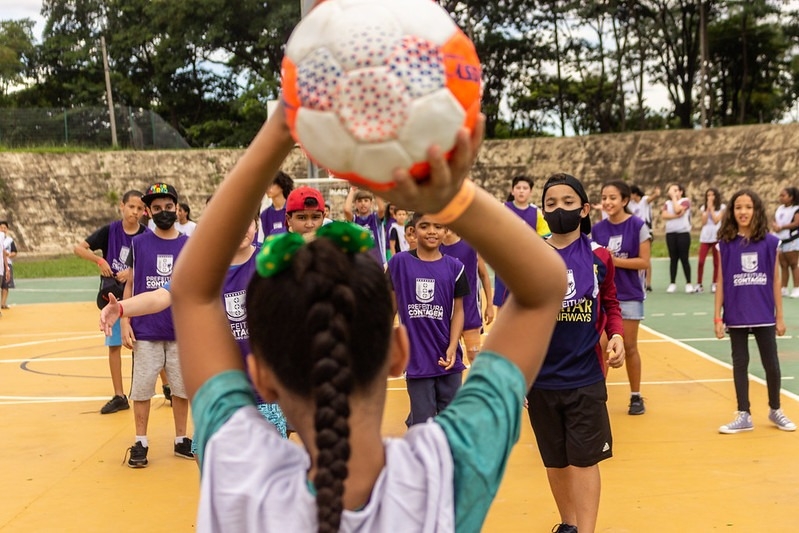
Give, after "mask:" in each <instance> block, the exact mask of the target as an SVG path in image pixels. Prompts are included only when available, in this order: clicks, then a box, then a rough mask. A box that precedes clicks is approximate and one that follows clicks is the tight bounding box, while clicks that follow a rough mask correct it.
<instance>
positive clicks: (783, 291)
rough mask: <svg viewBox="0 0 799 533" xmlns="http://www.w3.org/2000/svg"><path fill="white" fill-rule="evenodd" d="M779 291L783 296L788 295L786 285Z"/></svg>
mask: <svg viewBox="0 0 799 533" xmlns="http://www.w3.org/2000/svg"><path fill="white" fill-rule="evenodd" d="M781 292H782V295H783V296H788V287H783V288H782V291H781Z"/></svg>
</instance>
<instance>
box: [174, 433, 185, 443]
mask: <svg viewBox="0 0 799 533" xmlns="http://www.w3.org/2000/svg"><path fill="white" fill-rule="evenodd" d="M185 438H187V437H186V435H181V436H180V437H175V444H183V439H185Z"/></svg>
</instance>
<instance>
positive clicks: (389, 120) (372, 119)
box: [336, 67, 411, 143]
mask: <svg viewBox="0 0 799 533" xmlns="http://www.w3.org/2000/svg"><path fill="white" fill-rule="evenodd" d="M339 87H340V91H339V94H338V108H337V109H336V112H337V113H338V116H339V119H340V120H341V122H342V124H343V125H344V127H345V128H346V129H347V130H348V131H349V132H350V133H351V134H352V136H353V137H354V138H355V139H357V140H358V141H360V142H367V143H368V142H382V141H387V140H390V139H396V138H397V135H398V133H399V130H400V128H401V127H402V125H403V124H405V121H406V120H408V113H409V111H410V105H411V98H410V95H409V94H408V90H407V88H406V87H405V84H404V83H403V82H402V80H400V79H399V78H398V77H397V76H395V75H393V74H392V73H391V72H390V71H389V69H388V68H386V67H379V68H378V67H375V68H370V69H361V70H356V71H354V72H349V73H348V74H347V76H346V78H344V80H342V82H341V84H340V86H339Z"/></svg>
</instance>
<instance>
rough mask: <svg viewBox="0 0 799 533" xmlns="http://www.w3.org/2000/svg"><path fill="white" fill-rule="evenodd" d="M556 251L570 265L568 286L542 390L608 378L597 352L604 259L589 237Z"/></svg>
mask: <svg viewBox="0 0 799 533" xmlns="http://www.w3.org/2000/svg"><path fill="white" fill-rule="evenodd" d="M556 251H557V252H558V254H560V256H561V258H563V261H564V262H565V263H566V275H567V276H568V284H567V288H566V295H565V296H564V298H563V307H562V309H561V310H560V313H558V321H557V323H556V324H555V331H554V332H553V334H552V340H551V341H550V343H549V349H547V355H546V357H545V358H544V364H543V365H542V366H541V370H540V372H539V373H538V377H537V378H536V380H535V382H534V383H533V387H535V388H537V389H542V390H566V389H576V388H579V387H585V386H588V385H593V384H594V383H597V382H599V381H602V380H603V379H604V378H605V375H604V373H603V371H602V367H601V366H600V364H599V358H598V357H597V355H596V350H595V349H596V345H597V343H598V342H599V335H600V332H599V330H598V329H597V320H598V319H599V312H600V310H599V298H598V295H599V283H600V281H601V280H600V279H598V277H597V276H598V275H599V273H600V272H604V269H600V268H599V266H598V265H597V263H599V264H601V263H602V260H601V259H600V258H598V257H597V256H596V255H595V254H594V251H593V250H592V248H591V239H589V238H588V237H586V236H585V235H580V238H579V239H577V240H576V241H574V242H573V243H572V244H570V245H569V246H567V247H566V248H563V249H559V250H556Z"/></svg>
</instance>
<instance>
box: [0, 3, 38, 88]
mask: <svg viewBox="0 0 799 533" xmlns="http://www.w3.org/2000/svg"><path fill="white" fill-rule="evenodd" d="M35 53H36V48H35V46H34V44H33V21H32V20H31V19H22V20H2V21H0V102H2V101H3V100H4V99H5V98H6V96H7V95H8V92H9V89H10V88H11V87H12V86H14V85H17V84H19V83H21V82H22V81H23V78H24V74H25V72H26V71H27V70H28V69H29V67H30V66H31V65H32V62H33V57H34V55H35Z"/></svg>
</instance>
